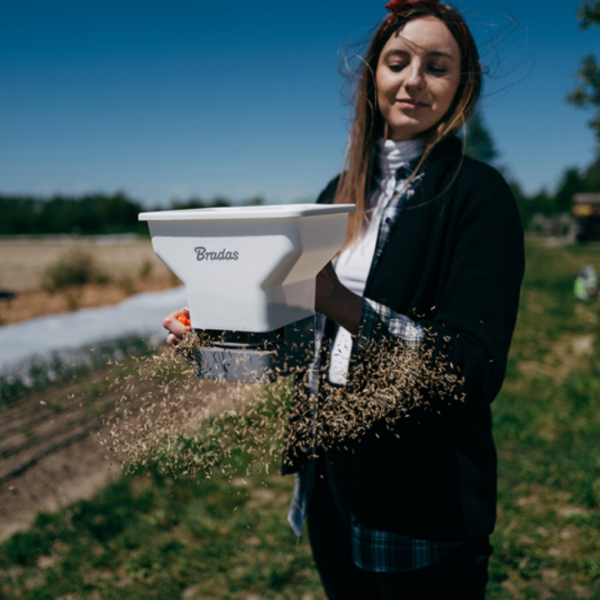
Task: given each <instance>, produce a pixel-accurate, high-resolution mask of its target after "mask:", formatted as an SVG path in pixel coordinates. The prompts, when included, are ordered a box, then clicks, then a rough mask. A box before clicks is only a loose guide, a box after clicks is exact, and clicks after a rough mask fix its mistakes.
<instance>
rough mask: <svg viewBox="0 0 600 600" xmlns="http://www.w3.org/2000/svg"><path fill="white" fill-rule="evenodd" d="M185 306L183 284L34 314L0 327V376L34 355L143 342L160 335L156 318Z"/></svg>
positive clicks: (20, 367)
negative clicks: (122, 340)
mask: <svg viewBox="0 0 600 600" xmlns="http://www.w3.org/2000/svg"><path fill="white" fill-rule="evenodd" d="M186 304H187V295H186V292H185V288H184V287H183V286H180V287H177V288H173V289H170V290H164V291H161V292H147V293H143V294H136V295H134V296H131V297H130V298H128V299H127V300H124V301H123V302H121V303H120V304H116V305H114V306H102V307H100V308H84V309H81V310H78V311H75V312H67V313H59V314H54V315H49V316H45V317H37V318H35V319H29V320H27V321H21V322H20V323H14V324H11V325H5V326H3V327H0V375H2V374H10V373H15V372H20V371H23V369H25V368H27V367H28V365H29V364H30V363H31V361H32V360H33V359H34V358H39V359H41V360H47V359H49V358H51V356H52V355H53V354H56V353H65V352H68V353H71V352H73V351H83V352H89V350H90V349H91V348H93V347H94V345H95V344H98V343H99V342H105V341H110V340H114V339H119V338H124V337H126V336H139V337H141V338H144V339H145V340H147V341H148V342H149V343H156V342H157V341H159V340H160V339H165V338H166V336H167V332H166V330H165V329H163V327H162V320H163V319H164V317H165V316H166V315H167V314H169V313H170V312H172V311H174V310H176V309H178V308H181V307H182V306H185V305H186Z"/></svg>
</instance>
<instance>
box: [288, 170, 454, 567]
mask: <svg viewBox="0 0 600 600" xmlns="http://www.w3.org/2000/svg"><path fill="white" fill-rule="evenodd" d="M418 160H419V159H416V160H415V161H411V163H407V164H406V166H404V167H400V168H399V169H398V171H397V174H396V181H397V183H396V194H397V195H396V196H394V197H393V198H392V199H391V200H390V201H389V202H388V204H387V206H386V207H385V209H384V211H383V215H382V218H381V224H380V226H379V233H378V237H377V246H376V249H375V254H374V256H373V262H372V263H371V268H370V271H369V277H368V279H367V289H368V286H369V281H370V279H371V277H372V276H373V273H374V272H375V269H376V268H377V265H378V264H379V260H380V259H381V256H382V254H383V251H384V249H385V247H386V246H387V243H388V241H389V239H390V235H391V232H392V228H393V226H394V224H395V223H396V221H397V220H398V219H399V218H400V215H401V213H402V209H403V207H404V205H405V203H406V201H407V200H408V199H409V198H410V197H411V196H412V194H414V189H413V186H414V184H415V183H416V182H417V181H418V180H419V179H421V178H422V177H423V173H420V174H419V175H418V176H417V177H415V178H414V179H413V181H412V183H411V185H410V186H409V187H406V180H407V179H408V176H409V174H410V173H411V172H412V171H413V170H414V168H415V166H416V163H417V162H418ZM315 318H316V322H315V356H316V357H317V358H316V360H315V361H314V362H313V364H312V365H311V366H310V367H309V381H308V388H309V392H310V395H311V398H312V399H313V402H315V403H316V399H317V396H318V372H319V368H320V363H319V358H318V357H319V355H320V350H321V346H322V342H323V332H324V329H325V321H326V319H325V318H324V317H323V316H322V315H319V314H317V315H316V317H315ZM376 328H377V329H378V330H380V331H383V332H384V333H387V334H389V335H390V336H393V337H397V338H400V339H402V340H403V341H404V342H405V343H406V344H408V345H411V346H415V345H417V344H419V343H420V342H422V341H423V339H424V338H425V332H424V330H423V328H422V327H421V326H420V325H419V324H418V323H416V322H415V321H413V320H412V319H410V318H408V317H407V316H406V315H403V314H400V313H397V312H395V311H393V310H391V309H390V308H389V307H387V306H384V305H383V304H380V303H378V302H374V301H373V300H369V299H368V298H365V299H364V302H363V312H362V316H361V320H360V323H359V327H358V335H357V336H356V338H355V341H354V348H353V350H352V351H353V354H354V353H355V352H356V351H359V352H360V350H361V349H363V348H364V347H366V346H367V345H368V344H369V343H370V341H371V339H372V337H373V333H374V331H375V329H376ZM315 472H316V461H315V460H309V461H308V463H307V465H306V467H304V468H303V469H302V470H301V471H300V473H298V474H297V476H296V485H295V488H294V494H293V497H292V502H291V506H290V510H289V513H288V522H289V523H290V525H291V527H292V529H293V530H294V533H295V534H296V535H297V536H298V540H300V537H301V535H302V529H303V526H304V520H305V517H306V514H307V511H308V503H309V501H310V496H311V493H312V489H313V484H314V478H315ZM350 520H351V523H350V530H351V531H350V535H351V544H352V559H353V561H354V564H355V565H356V566H357V567H359V568H361V569H364V570H366V571H372V572H388V573H395V572H402V571H413V570H416V569H421V568H423V567H427V566H429V565H431V564H433V563H435V562H436V561H438V560H440V559H442V558H444V557H445V556H447V555H448V554H450V553H451V552H452V551H453V550H455V549H456V548H458V547H459V546H460V544H461V543H462V542H437V541H431V540H418V539H414V538H410V537H407V536H403V535H399V534H396V533H391V532H386V531H378V530H375V529H370V528H368V527H365V526H363V525H361V524H360V523H359V522H358V521H357V520H356V518H354V516H353V515H351V516H350Z"/></svg>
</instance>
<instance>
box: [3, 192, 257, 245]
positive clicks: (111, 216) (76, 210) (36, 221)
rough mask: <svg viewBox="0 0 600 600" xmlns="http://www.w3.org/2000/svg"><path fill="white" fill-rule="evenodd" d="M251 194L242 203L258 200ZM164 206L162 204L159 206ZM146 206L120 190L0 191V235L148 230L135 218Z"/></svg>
mask: <svg viewBox="0 0 600 600" xmlns="http://www.w3.org/2000/svg"><path fill="white" fill-rule="evenodd" d="M260 203H262V199H260V198H255V199H253V200H250V201H249V202H247V203H246V204H260ZM230 205H231V202H230V201H229V200H227V199H226V198H215V199H213V200H211V201H205V200H202V199H200V198H191V199H190V200H187V201H172V202H171V205H170V206H169V208H171V209H181V208H208V207H215V206H230ZM160 208H162V209H164V207H160ZM145 210H159V207H156V208H155V209H148V208H146V207H144V206H143V205H142V204H141V203H140V202H138V201H137V200H134V199H133V198H130V197H128V196H127V195H126V194H125V193H124V192H117V193H115V194H101V193H95V194H85V195H82V196H65V195H60V194H58V195H54V196H52V197H51V198H41V197H34V196H18V195H8V194H4V195H0V235H21V234H25V235H45V234H81V235H101V234H117V233H138V234H142V235H147V234H148V225H147V224H146V223H141V222H139V221H138V214H139V213H141V212H144V211H145Z"/></svg>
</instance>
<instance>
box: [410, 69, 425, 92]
mask: <svg viewBox="0 0 600 600" xmlns="http://www.w3.org/2000/svg"><path fill="white" fill-rule="evenodd" d="M405 85H406V87H407V88H409V89H415V90H420V89H423V87H424V85H425V78H424V77H423V73H422V71H421V69H420V68H419V67H417V66H416V65H415V66H414V67H413V68H411V70H410V71H409V73H408V78H407V79H406V82H405Z"/></svg>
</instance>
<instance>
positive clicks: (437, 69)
mask: <svg viewBox="0 0 600 600" xmlns="http://www.w3.org/2000/svg"><path fill="white" fill-rule="evenodd" d="M428 70H429V72H430V73H433V74H434V75H444V74H446V73H447V72H448V70H447V69H446V68H445V67H443V66H441V65H429V67H428Z"/></svg>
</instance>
